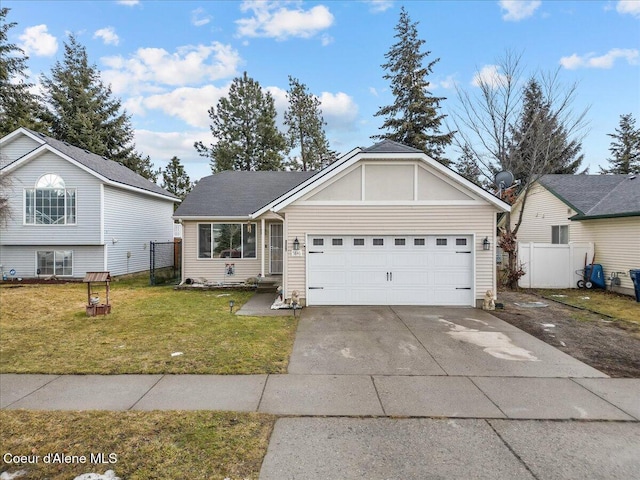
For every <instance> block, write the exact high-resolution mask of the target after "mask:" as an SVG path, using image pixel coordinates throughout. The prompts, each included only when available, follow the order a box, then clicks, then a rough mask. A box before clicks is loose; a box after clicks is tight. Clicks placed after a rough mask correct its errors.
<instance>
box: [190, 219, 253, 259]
mask: <svg viewBox="0 0 640 480" xmlns="http://www.w3.org/2000/svg"><path fill="white" fill-rule="evenodd" d="M250 223H251V225H254V226H255V230H256V256H255V257H245V256H244V251H243V250H241V252H242V257H214V256H213V244H212V245H211V247H212V248H211V257H200V229H199V227H200V225H226V224H233V225H240V244H241V246H242V245H244V234H243V230H244V229H243V228H242V227H243V226H244V225H246V222H207V221H205V222H198V223H197V224H196V261H205V262H210V261H212V260H213V261H215V260H224V261H227V259H233V260H251V261H256V260H258V223H257V222H250ZM211 241H212V242H213V234H212V235H211Z"/></svg>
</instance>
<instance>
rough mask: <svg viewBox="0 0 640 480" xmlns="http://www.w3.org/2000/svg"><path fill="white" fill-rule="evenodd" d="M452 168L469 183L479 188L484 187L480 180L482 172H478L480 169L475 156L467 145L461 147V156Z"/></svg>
mask: <svg viewBox="0 0 640 480" xmlns="http://www.w3.org/2000/svg"><path fill="white" fill-rule="evenodd" d="M454 168H455V170H456V172H458V173H459V174H460V175H462V176H463V177H464V178H466V179H467V180H469V181H470V182H473V183H475V184H476V185H478V186H479V187H484V186H485V185H483V182H482V181H481V179H480V178H481V176H482V171H481V170H480V167H478V164H477V163H476V157H475V154H474V153H473V151H472V150H471V147H470V146H469V145H464V146H463V147H462V154H461V155H460V158H458V161H457V162H456V163H455V165H454Z"/></svg>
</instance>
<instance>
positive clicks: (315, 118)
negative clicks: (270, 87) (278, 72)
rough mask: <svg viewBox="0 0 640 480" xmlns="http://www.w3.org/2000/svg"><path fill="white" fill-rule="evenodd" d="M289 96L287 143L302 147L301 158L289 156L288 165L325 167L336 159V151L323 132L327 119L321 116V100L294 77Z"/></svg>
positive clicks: (286, 118) (307, 168)
mask: <svg viewBox="0 0 640 480" xmlns="http://www.w3.org/2000/svg"><path fill="white" fill-rule="evenodd" d="M287 98H288V100H289V108H288V109H287V111H286V112H285V113H284V124H285V125H286V126H287V127H288V130H287V133H286V139H287V144H288V147H289V148H290V149H295V148H299V149H300V150H299V151H300V157H299V158H292V159H290V161H289V167H290V168H291V169H292V170H303V171H307V170H320V169H322V168H323V167H326V166H327V165H329V164H330V163H332V162H333V161H334V160H335V159H336V154H335V152H332V151H331V149H330V148H329V141H328V140H327V137H326V135H325V132H324V126H325V125H326V122H325V121H324V119H323V118H322V110H320V100H318V98H317V97H316V96H314V95H313V94H311V93H310V92H309V91H308V90H307V86H306V85H305V84H303V83H300V81H299V80H298V79H297V78H293V77H291V76H289V90H288V91H287Z"/></svg>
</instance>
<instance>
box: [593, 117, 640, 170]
mask: <svg viewBox="0 0 640 480" xmlns="http://www.w3.org/2000/svg"><path fill="white" fill-rule="evenodd" d="M635 124H636V120H635V118H633V115H632V114H630V113H627V114H624V115H620V125H619V127H618V128H616V132H615V133H607V135H608V136H609V137H611V138H612V139H613V140H612V141H611V144H610V146H609V151H610V152H611V158H609V159H608V161H609V168H607V169H604V168H601V169H600V173H622V174H629V173H640V128H635Z"/></svg>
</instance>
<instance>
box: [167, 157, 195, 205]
mask: <svg viewBox="0 0 640 480" xmlns="http://www.w3.org/2000/svg"><path fill="white" fill-rule="evenodd" d="M162 188H164V189H166V190H167V191H169V192H171V193H173V194H174V195H175V196H176V197H178V198H179V199H180V200H184V197H186V196H187V194H188V193H189V192H190V191H191V189H192V188H193V185H192V183H191V179H190V178H189V175H187V172H186V171H185V169H184V167H183V166H182V163H181V162H180V159H179V158H178V157H176V156H174V157H173V158H171V160H169V163H168V164H167V166H166V168H165V169H164V170H163V171H162ZM176 208H177V205H176Z"/></svg>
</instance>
